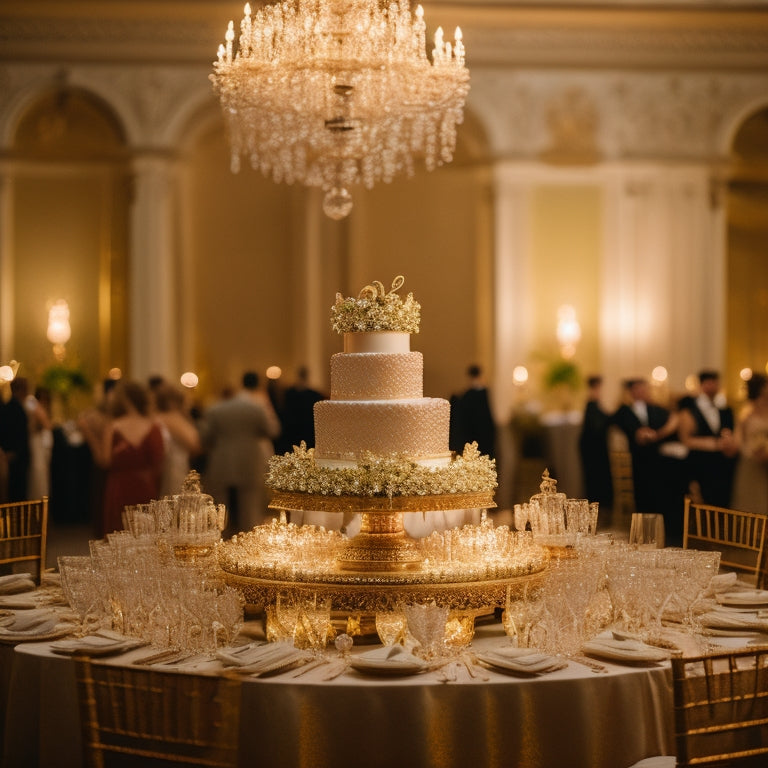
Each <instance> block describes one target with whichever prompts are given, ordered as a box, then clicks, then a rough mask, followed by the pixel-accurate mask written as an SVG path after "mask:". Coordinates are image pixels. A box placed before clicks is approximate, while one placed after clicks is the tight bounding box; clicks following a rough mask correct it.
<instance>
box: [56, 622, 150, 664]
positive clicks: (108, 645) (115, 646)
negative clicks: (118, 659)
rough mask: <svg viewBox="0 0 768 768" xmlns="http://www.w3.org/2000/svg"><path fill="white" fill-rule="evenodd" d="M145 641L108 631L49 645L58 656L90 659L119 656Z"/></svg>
mask: <svg viewBox="0 0 768 768" xmlns="http://www.w3.org/2000/svg"><path fill="white" fill-rule="evenodd" d="M148 644H149V643H147V641H145V640H141V639H140V638H136V637H126V636H125V635H121V634H119V633H117V632H112V631H111V630H108V629H102V630H99V631H98V632H96V633H94V634H91V635H85V636H83V637H73V638H67V639H65V640H59V641H57V642H54V643H51V645H50V648H51V650H52V651H53V652H54V653H56V654H59V655H63V656H74V655H76V654H85V655H87V656H92V657H105V656H119V655H120V654H123V653H127V652H128V651H132V650H134V649H136V648H141V647H143V646H146V645H148Z"/></svg>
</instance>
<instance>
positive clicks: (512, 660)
mask: <svg viewBox="0 0 768 768" xmlns="http://www.w3.org/2000/svg"><path fill="white" fill-rule="evenodd" d="M475 656H476V657H477V658H478V659H479V660H480V661H482V662H483V663H484V664H487V665H488V666H490V667H493V668H494V669H498V670H501V671H504V672H516V673H517V674H522V675H540V674H543V673H544V672H549V671H554V670H555V669H562V667H563V666H564V662H563V661H562V660H561V659H558V658H556V657H554V656H549V655H548V654H546V653H527V654H519V655H517V656H514V655H509V654H505V653H494V652H493V651H484V652H480V653H477V652H476V653H475Z"/></svg>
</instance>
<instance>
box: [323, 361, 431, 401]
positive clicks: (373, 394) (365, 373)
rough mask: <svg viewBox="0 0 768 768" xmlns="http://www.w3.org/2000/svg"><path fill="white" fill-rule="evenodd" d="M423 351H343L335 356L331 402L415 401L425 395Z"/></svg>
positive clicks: (332, 368) (332, 365)
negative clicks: (351, 352)
mask: <svg viewBox="0 0 768 768" xmlns="http://www.w3.org/2000/svg"><path fill="white" fill-rule="evenodd" d="M423 381H424V357H423V356H422V354H421V352H395V353H387V352H365V353H353V354H350V353H346V352H339V353H338V354H335V355H333V356H332V357H331V400H412V399H417V398H421V396H422V395H423V394H424V385H423Z"/></svg>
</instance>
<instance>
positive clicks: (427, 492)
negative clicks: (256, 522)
mask: <svg viewBox="0 0 768 768" xmlns="http://www.w3.org/2000/svg"><path fill="white" fill-rule="evenodd" d="M403 282H404V280H403V278H402V277H398V278H396V279H395V280H394V282H393V284H392V290H391V291H389V292H386V291H385V289H384V286H383V285H382V284H381V283H379V282H375V283H373V285H369V286H366V287H365V288H363V290H362V291H361V292H360V294H359V296H358V297H357V298H344V297H342V296H341V294H337V295H336V304H335V305H334V307H333V308H332V319H333V327H334V329H335V330H336V331H337V332H338V333H342V334H343V335H344V351H343V352H340V353H338V354H335V355H333V357H332V358H331V399H330V400H324V401H321V402H319V403H317V404H316V405H315V441H316V447H315V448H314V450H309V451H308V450H306V449H305V448H304V447H297V448H295V449H294V452H293V453H292V454H286V455H285V456H278V457H275V458H273V459H272V461H271V463H270V473H269V477H268V483H267V484H268V485H269V486H270V487H271V488H272V489H273V491H275V492H276V498H275V501H274V502H273V504H272V506H273V507H275V508H278V509H293V508H295V507H292V506H290V503H291V502H293V503H296V502H297V499H295V498H293V499H291V498H287V497H286V495H289V496H290V495H291V494H294V495H295V494H297V493H298V494H305V495H306V494H313V495H314V494H320V495H321V496H328V497H331V499H329V503H328V504H325V503H324V502H323V501H322V500H320V502H319V503H320V504H321V506H326V507H329V508H331V507H332V508H335V509H340V510H342V511H343V509H344V508H343V504H342V505H341V506H340V503H339V497H345V498H346V497H351V498H355V499H358V500H360V501H359V503H353V504H352V507H355V508H362V507H361V506H360V505H361V504H362V505H368V506H370V504H371V503H372V502H371V501H370V500H372V499H375V498H377V497H378V498H380V499H386V500H387V501H386V503H385V504H384V505H383V508H386V507H391V506H392V504H393V503H395V502H393V500H394V499H396V498H401V499H403V497H411V498H412V497H423V503H416V506H415V510H416V511H425V510H429V509H461V508H465V507H490V506H494V503H493V491H494V489H495V487H496V470H495V466H494V462H493V461H492V460H491V459H489V458H488V457H487V456H481V455H480V454H479V452H478V451H477V447H476V446H475V445H468V446H467V447H466V448H465V450H464V453H463V455H461V456H458V457H453V456H452V455H451V452H450V451H449V448H448V429H449V421H450V404H449V403H448V401H447V400H444V399H442V398H433V397H424V396H423V384H422V381H423V358H422V355H421V353H420V352H412V351H411V349H410V339H411V334H412V333H418V330H419V319H420V318H419V315H420V307H419V304H418V302H416V301H415V299H414V298H413V295H412V294H410V293H409V294H408V296H407V297H406V299H405V300H403V299H401V297H400V296H399V295H398V294H397V290H398V289H399V288H401V287H402V285H403ZM436 497H440V498H436ZM332 499H335V500H332ZM363 499H369V501H362V500H363ZM317 503H318V501H317V500H316V499H313V500H312V504H313V505H314V506H313V507H312V508H313V509H317ZM411 503H412V502H411ZM286 504H288V506H286ZM435 504H436V505H437V506H434V505H435ZM430 505H433V506H430ZM409 506H410V504H409ZM300 508H302V509H304V508H305V507H304V505H302V506H301V507H300Z"/></svg>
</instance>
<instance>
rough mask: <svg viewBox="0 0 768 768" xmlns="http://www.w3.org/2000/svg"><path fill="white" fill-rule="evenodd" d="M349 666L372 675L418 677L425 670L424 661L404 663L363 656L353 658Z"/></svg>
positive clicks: (396, 660)
mask: <svg viewBox="0 0 768 768" xmlns="http://www.w3.org/2000/svg"><path fill="white" fill-rule="evenodd" d="M349 666H350V667H352V669H356V670H357V671H358V672H367V673H368V674H371V675H416V674H418V673H419V672H422V671H423V670H424V667H425V664H424V662H423V661H420V660H417V661H402V660H398V659H384V660H381V661H379V660H378V659H366V658H364V657H363V656H353V657H352V659H350V662H349Z"/></svg>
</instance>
